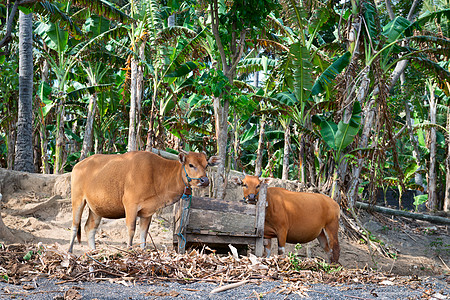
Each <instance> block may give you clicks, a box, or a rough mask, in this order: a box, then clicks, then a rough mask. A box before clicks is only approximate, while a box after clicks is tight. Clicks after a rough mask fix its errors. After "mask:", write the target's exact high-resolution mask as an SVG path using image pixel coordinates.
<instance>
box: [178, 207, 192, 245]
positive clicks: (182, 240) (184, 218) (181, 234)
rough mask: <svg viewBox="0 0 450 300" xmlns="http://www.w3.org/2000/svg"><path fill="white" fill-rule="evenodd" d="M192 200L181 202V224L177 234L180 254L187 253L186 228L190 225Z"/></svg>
mask: <svg viewBox="0 0 450 300" xmlns="http://www.w3.org/2000/svg"><path fill="white" fill-rule="evenodd" d="M189 209H190V200H189V199H188V200H185V199H183V198H182V199H181V200H180V223H179V225H178V228H177V231H176V234H177V240H178V253H180V254H184V253H185V251H186V243H187V241H186V226H187V224H188V223H189Z"/></svg>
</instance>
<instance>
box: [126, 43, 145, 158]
mask: <svg viewBox="0 0 450 300" xmlns="http://www.w3.org/2000/svg"><path fill="white" fill-rule="evenodd" d="M144 50H145V41H141V45H140V46H139V57H133V58H132V59H131V84H130V125H129V129H128V147H127V149H128V152H130V151H136V150H139V148H140V145H139V144H140V143H139V142H140V126H141V101H142V93H143V81H144V78H143V74H144V73H143V70H142V66H140V65H139V61H142V60H143V58H144V57H143V56H144V53H145V52H144Z"/></svg>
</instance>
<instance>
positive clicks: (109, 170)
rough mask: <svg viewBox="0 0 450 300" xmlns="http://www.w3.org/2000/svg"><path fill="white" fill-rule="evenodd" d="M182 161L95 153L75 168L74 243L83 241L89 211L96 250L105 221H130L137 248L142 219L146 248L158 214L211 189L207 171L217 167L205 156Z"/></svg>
mask: <svg viewBox="0 0 450 300" xmlns="http://www.w3.org/2000/svg"><path fill="white" fill-rule="evenodd" d="M178 157H179V160H180V161H179V162H178V161H175V160H168V159H165V158H162V157H160V156H158V155H156V154H153V153H151V152H145V151H136V152H128V153H125V154H109V155H108V154H95V155H92V156H90V157H88V158H86V159H85V160H83V161H81V162H79V163H78V164H76V165H75V167H74V168H73V171H72V182H71V184H72V214H73V223H72V240H71V242H70V247H69V252H72V250H73V244H74V241H75V237H77V238H78V241H79V242H80V239H81V225H80V223H81V215H82V213H83V209H84V206H85V205H86V203H87V205H88V207H89V216H88V219H87V221H86V225H85V231H86V234H87V238H88V244H89V247H90V248H91V249H95V232H96V231H97V228H98V226H99V224H100V220H101V219H102V218H109V219H119V218H125V222H126V226H127V228H128V246H131V245H132V243H133V236H134V232H135V229H136V218H137V217H139V218H140V221H139V227H140V236H141V247H145V241H146V237H147V232H148V228H149V226H150V222H151V220H152V215H153V213H155V212H156V210H158V209H159V208H161V207H164V206H167V205H170V204H172V203H174V202H175V201H177V200H179V199H180V197H181V196H182V194H183V193H189V192H191V187H206V186H208V185H209V180H208V177H206V170H205V169H206V167H207V166H208V165H216V164H217V163H218V162H219V159H218V157H216V156H213V157H211V158H210V159H209V160H207V158H206V154H204V153H195V152H189V153H186V152H182V153H180V154H179V156H178Z"/></svg>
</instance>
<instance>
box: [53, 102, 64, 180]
mask: <svg viewBox="0 0 450 300" xmlns="http://www.w3.org/2000/svg"><path fill="white" fill-rule="evenodd" d="M56 114H57V115H56V147H55V164H54V166H53V173H54V174H62V173H63V172H64V170H63V167H64V146H65V140H66V138H65V134H64V100H61V102H60V103H59V104H58V109H57V113H56Z"/></svg>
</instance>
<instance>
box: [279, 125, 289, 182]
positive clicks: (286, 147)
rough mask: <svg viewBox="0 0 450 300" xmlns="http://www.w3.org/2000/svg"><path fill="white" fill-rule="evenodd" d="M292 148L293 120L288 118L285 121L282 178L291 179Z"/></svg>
mask: <svg viewBox="0 0 450 300" xmlns="http://www.w3.org/2000/svg"><path fill="white" fill-rule="evenodd" d="M290 149H291V120H290V119H288V120H286V122H285V128H284V149H283V173H282V174H281V179H282V180H288V179H289V154H290Z"/></svg>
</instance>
